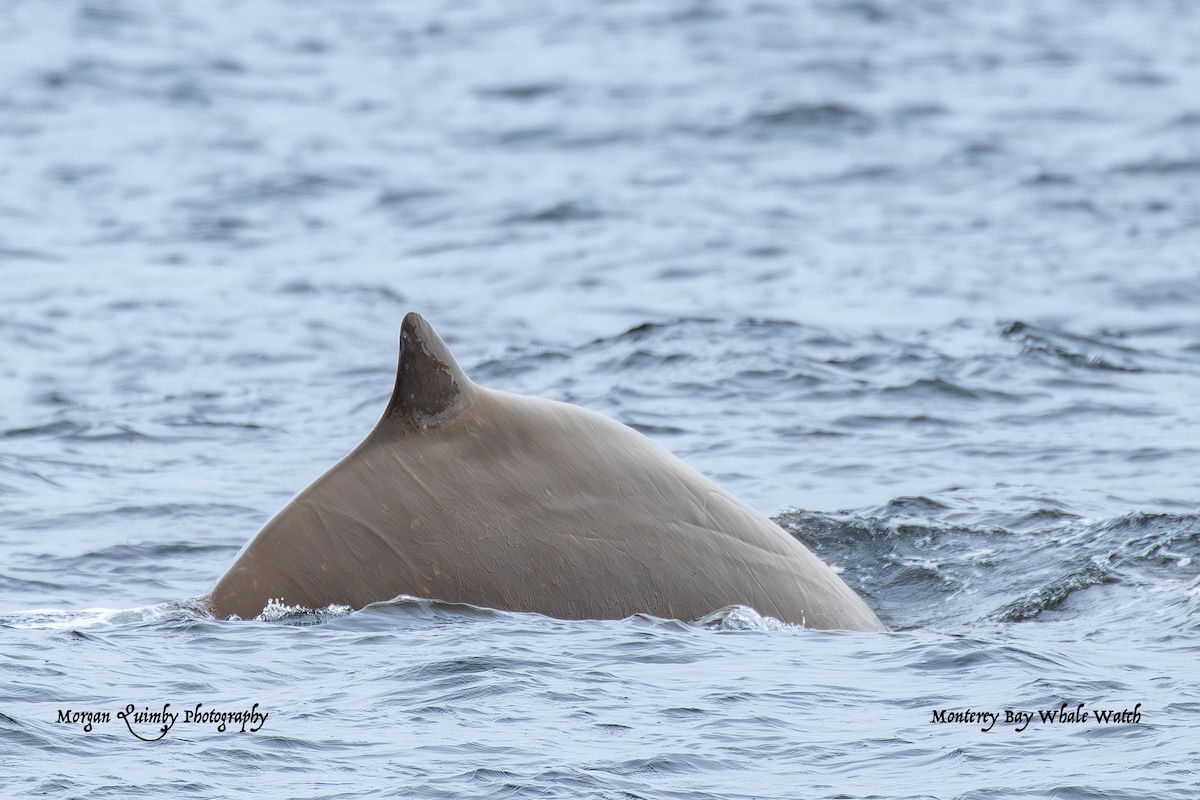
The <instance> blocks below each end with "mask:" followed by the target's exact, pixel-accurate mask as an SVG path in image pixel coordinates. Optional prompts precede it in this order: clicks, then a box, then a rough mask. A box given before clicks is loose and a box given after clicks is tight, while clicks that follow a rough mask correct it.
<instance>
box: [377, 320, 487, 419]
mask: <svg viewBox="0 0 1200 800" xmlns="http://www.w3.org/2000/svg"><path fill="white" fill-rule="evenodd" d="M474 388H475V385H474V384H473V383H471V380H470V379H469V378H468V377H467V376H466V375H465V374H464V373H463V371H462V369H460V368H459V366H458V364H457V362H455V360H454V356H453V355H451V354H450V348H448V347H446V343H445V342H443V341H442V339H441V337H440V336H438V335H437V333H435V332H434V330H433V328H432V327H431V326H430V325H429V323H428V322H426V321H425V319H424V317H422V316H421V315H420V314H418V313H416V312H415V311H410V312H409V313H407V314H405V315H404V322H402V323H401V324H400V362H399V365H398V366H397V368H396V388H395V389H393V390H392V398H391V400H389V401H388V406H387V411H385V412H384V415H383V419H384V421H385V422H389V423H391V422H399V423H400V424H402V425H404V426H406V427H410V428H416V429H424V428H428V427H431V426H434V425H438V424H440V423H443V422H447V421H449V420H451V419H453V418H454V417H456V416H458V413H459V412H460V411H461V410H462V409H463V408H464V407H465V406H466V404H467V403H468V402H469V400H470V396H471V394H472V392H473V391H474Z"/></svg>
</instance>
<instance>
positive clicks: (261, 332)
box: [0, 0, 1200, 800]
mask: <svg viewBox="0 0 1200 800" xmlns="http://www.w3.org/2000/svg"><path fill="white" fill-rule="evenodd" d="M1198 42H1200V5H1197V4H1195V3H1192V2H1185V1H1184V0H1174V1H1172V0H1103V1H1101V0H1061V2H1056V3H1048V2H1037V1H1036V0H989V1H988V2H983V0H961V1H957V0H956V2H945V1H944V0H890V1H885V0H861V1H857V2H851V1H850V0H844V1H842V0H805V2H767V1H765V0H763V1H760V2H736V1H734V2H723V3H717V2H700V1H696V2H680V1H676V0H662V2H653V3H634V2H628V1H626V2H615V1H614V2H594V3H587V2H558V3H534V2H510V3H504V4H486V3H481V2H473V1H472V0H461V1H459V2H452V1H450V0H447V1H446V2H421V1H417V0H414V1H413V2H406V3H385V2H382V1H373V0H358V1H357V2H354V3H336V2H332V0H325V1H323V2H319V1H318V0H307V1H301V0H294V1H292V2H285V1H284V0H260V2H256V3H236V2H230V1H217V0H213V1H212V2H206V3H201V4H197V3H190V4H189V3H179V2H153V3H152V2H133V1H132V0H128V1H127V2H118V1H117V0H105V1H101V0H92V1H91V2H74V1H69V0H55V1H54V2H43V1H41V0H38V1H37V2H35V1H33V0H26V1H25V2H21V1H20V0H0V66H2V69H0V790H2V792H0V793H2V794H3V795H4V796H5V797H26V796H29V797H55V798H76V797H78V798H103V797H114V798H133V797H164V796H165V797H189V798H228V797H263V798H279V797H306V798H339V799H342V798H346V799H348V798H382V797H413V798H443V797H445V798H451V797H453V798H459V797H472V798H475V797H479V798H525V797H529V798H644V799H646V800H650V799H652V798H653V799H658V798H688V799H689V800H691V799H692V798H712V799H714V800H717V799H719V800H732V799H733V798H738V799H741V798H937V799H938V800H948V799H949V798H973V799H981V798H1005V800H1007V799H1008V798H1060V799H1062V800H1067V799H1069V800H1117V799H1119V798H1146V797H1153V798H1163V799H1169V800H1174V799H1176V798H1178V799H1180V800H1182V799H1184V798H1187V799H1188V800H1191V798H1195V797H1197V796H1200V788H1198V784H1200V780H1198V776H1197V767H1198V765H1200V689H1198V688H1197V682H1196V675H1197V674H1198V673H1197V663H1198V661H1200V632H1198V624H1197V623H1198V620H1200V607H1198V606H1200V583H1198V581H1197V575H1198V573H1200V508H1198V503H1200V410H1198V405H1200V404H1198V403H1197V398H1200V315H1198V314H1197V308H1198V304H1200V257H1198V256H1197V253H1200V47H1198V45H1197V43H1198ZM408 310H417V311H420V312H421V313H422V314H424V315H425V316H426V317H427V318H428V319H429V320H430V321H431V322H432V323H433V324H434V326H435V327H436V328H437V329H438V330H439V332H440V333H441V334H442V335H443V337H444V338H446V339H447V341H448V342H449V344H450V345H451V347H452V348H453V349H454V351H455V353H456V355H457V356H458V358H459V361H460V363H461V364H462V365H463V367H464V368H465V369H466V370H467V372H468V373H469V374H471V375H472V376H473V377H474V378H475V379H476V380H478V381H479V382H481V383H483V384H485V385H488V386H491V387H494V388H500V389H506V390H510V391H516V392H521V393H526V394H533V395H539V396H544V397H549V398H553V399H559V400H566V401H569V402H573V403H576V404H579V405H582V406H586V407H588V408H592V409H595V410H597V411H600V412H602V413H605V414H607V415H609V416H612V417H614V418H616V419H619V420H621V421H623V422H625V423H627V424H629V425H632V426H634V427H635V428H637V429H639V430H641V431H642V432H644V433H645V434H646V435H648V436H650V437H651V438H652V439H653V440H655V441H656V442H657V443H658V444H659V445H661V446H662V447H664V448H666V449H668V450H671V451H672V452H675V453H677V454H679V455H680V456H681V457H683V458H684V459H685V460H686V461H688V462H689V463H690V464H692V465H693V466H695V467H696V468H697V469H699V470H700V471H702V472H704V473H705V474H707V475H709V476H710V477H711V478H713V480H715V481H716V482H718V483H719V484H721V485H722V486H724V487H725V488H727V489H729V490H730V491H731V492H733V493H734V494H735V495H737V496H738V497H740V498H742V499H743V500H744V501H746V502H747V503H748V504H750V505H752V506H753V507H755V508H757V509H759V510H760V511H763V512H764V513H768V514H770V515H772V516H773V517H774V518H775V519H776V520H777V521H778V522H779V523H780V524H781V525H782V526H783V527H785V528H786V529H787V530H789V531H790V532H792V533H793V534H794V535H796V536H798V537H800V538H801V539H802V540H804V541H805V542H806V543H808V544H809V545H810V546H811V547H812V548H814V549H815V550H816V551H817V552H818V553H819V554H820V555H821V556H822V557H823V558H825V559H826V560H827V561H828V562H830V563H832V564H834V565H836V566H837V567H838V568H840V569H841V570H843V575H844V577H845V578H846V580H847V581H848V582H849V583H850V584H851V585H852V586H854V587H855V588H856V589H857V590H858V591H860V592H861V593H862V594H863V595H864V597H866V598H867V599H868V601H869V602H870V604H871V605H872V606H873V607H874V608H876V609H877V610H878V612H879V614H880V615H881V617H882V618H883V619H885V621H886V622H887V623H888V624H889V626H890V627H891V628H892V629H893V632H891V633H887V634H861V633H846V632H828V631H810V630H802V629H795V628H789V627H787V626H783V625H781V624H779V623H776V622H774V621H773V620H770V619H769V618H764V617H760V616H758V615H757V614H755V613H754V612H753V611H752V610H749V609H731V610H726V611H725V612H722V613H719V614H716V615H713V616H712V617H710V618H707V619H704V620H698V621H694V620H692V621H675V620H663V619H655V618H649V617H645V618H643V617H635V618H631V619H627V620H609V621H586V622H564V621H559V620H554V619H549V618H545V617H541V616H537V615H530V614H513V613H505V612H499V611H492V610H487V609H476V608H470V607H456V606H449V605H446V604H441V603H437V602H430V601H426V600H420V599H413V598H401V599H397V600H395V601H393V602H387V603H380V604H377V605H374V606H371V607H368V608H367V609H364V610H362V611H358V612H354V613H348V612H347V611H346V610H344V609H337V608H332V609H324V610H316V611H313V610H303V609H287V608H274V609H271V610H270V611H269V612H268V613H267V614H265V615H264V617H263V618H262V619H260V620H257V621H249V622H224V621H215V620H212V619H208V618H205V617H204V616H201V615H199V614H197V613H195V612H194V611H191V610H189V609H188V607H187V603H188V601H189V600H190V599H191V598H194V597H196V596H198V595H201V594H203V593H204V592H206V591H207V590H208V589H209V588H210V587H211V586H212V584H213V582H214V581H215V580H216V578H217V577H218V576H219V575H220V574H221V573H222V572H223V571H224V569H225V568H226V567H227V566H228V564H229V563H230V562H231V561H232V559H233V557H234V555H235V554H236V552H237V551H238V549H239V548H240V547H241V546H242V545H243V544H244V543H245V542H246V541H247V540H248V539H249V538H250V537H251V536H252V535H253V534H254V533H255V531H256V530H257V529H258V527H259V526H260V525H261V524H262V523H263V522H265V521H266V519H267V518H269V517H270V516H271V515H272V514H273V513H274V512H275V511H277V510H278V509H279V508H281V507H282V506H283V505H284V504H285V503H286V502H287V501H288V500H289V499H290V498H291V497H292V496H293V495H294V494H295V493H296V492H297V491H299V490H300V489H301V488H303V487H304V486H305V485H306V484H307V483H308V482H309V481H311V480H312V479H313V478H315V477H316V476H317V475H319V474H320V473H321V472H323V471H324V470H325V469H326V468H328V467H329V466H330V465H331V464H332V463H334V462H335V461H336V460H337V459H338V458H340V457H341V456H342V455H343V454H345V453H346V452H348V451H349V449H350V448H351V447H353V446H354V445H355V444H356V443H357V442H358V441H359V440H360V439H361V438H362V437H363V436H364V435H365V434H366V433H367V431H368V430H369V429H370V428H371V426H372V424H373V423H374V421H375V419H376V418H377V416H378V415H379V413H380V412H381V410H382V407H383V403H384V402H385V400H386V398H387V397H388V395H389V393H390V390H391V382H392V378H393V372H394V362H395V351H396V340H397V334H398V329H399V324H400V319H401V318H402V316H403V314H404V313H405V312H406V311H408ZM166 704H170V707H169V709H168V711H170V712H171V713H175V712H184V711H191V712H192V715H193V716H195V712H196V710H197V708H196V707H197V705H198V704H199V706H200V709H199V710H200V711H201V712H208V711H217V712H221V713H241V712H252V714H253V716H249V715H248V719H247V720H246V721H245V723H244V724H243V721H242V720H241V718H237V719H228V718H221V719H225V729H224V730H220V725H221V719H211V718H207V717H206V718H204V719H203V720H201V721H194V720H193V721H187V720H185V719H184V718H183V717H182V716H181V717H180V718H179V720H178V721H177V722H175V723H174V724H172V725H170V726H169V727H168V730H167V731H166V732H165V733H163V732H162V731H161V727H163V726H160V725H158V724H157V723H156V722H154V721H140V720H138V719H136V718H135V717H133V716H131V717H128V718H125V719H122V718H121V717H119V716H118V714H119V713H120V714H123V713H124V712H125V710H126V709H127V708H129V707H130V706H132V707H133V709H132V710H133V711H134V712H135V714H136V713H138V712H150V711H158V712H161V711H162V709H163V706H164V705H166ZM1064 704H1065V710H1066V711H1076V712H1086V713H1087V714H1088V715H1089V716H1088V719H1087V720H1084V721H1074V720H1073V719H1072V720H1070V721H1063V718H1062V717H1061V716H1056V717H1055V719H1054V720H1053V721H1051V720H1050V719H1049V717H1047V718H1046V719H1045V720H1043V719H1042V717H1041V716H1040V715H1039V714H1038V712H1039V711H1040V712H1046V713H1047V715H1048V714H1049V713H1050V712H1058V713H1059V714H1061V713H1062V712H1063V710H1064ZM1079 704H1083V708H1082V709H1080V707H1079ZM968 710H970V711H972V712H996V713H998V714H1000V719H999V720H998V721H997V722H996V723H995V724H992V725H989V724H988V721H987V720H986V719H985V720H982V721H979V720H977V721H958V717H957V716H955V714H957V713H959V712H966V711H968ZM1096 710H1102V711H1117V712H1122V711H1125V710H1128V711H1129V712H1130V713H1128V714H1123V715H1122V716H1121V718H1120V719H1119V720H1118V721H1110V722H1099V721H1097V720H1096V717H1095V712H1096ZM939 711H941V712H948V716H944V717H942V719H944V720H946V721H936V720H937V719H938V716H937V715H938V712H939ZM1005 711H1009V712H1013V713H1015V712H1032V713H1033V715H1034V719H1033V721H1032V722H1030V723H1029V724H1028V725H1023V724H1022V722H1021V721H1020V720H1017V719H1014V720H1012V721H1006V720H1005V718H1004V713H1005ZM105 713H107V714H108V715H109V718H108V719H107V720H105V719H102V718H100V716H97V717H95V718H94V722H93V724H92V725H91V726H90V730H89V729H87V728H88V724H87V717H86V715H88V714H94V715H103V714H105ZM262 715H265V717H264V716H262ZM1080 715H1082V713H1080ZM63 717H66V719H65V720H63V719H62V718H63ZM60 720H61V721H60ZM127 723H128V724H127ZM243 727H244V728H245V730H243ZM983 728H988V729H987V730H983ZM160 734H161V735H160ZM143 739H154V740H155V741H143Z"/></svg>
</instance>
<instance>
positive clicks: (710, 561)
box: [200, 312, 886, 631]
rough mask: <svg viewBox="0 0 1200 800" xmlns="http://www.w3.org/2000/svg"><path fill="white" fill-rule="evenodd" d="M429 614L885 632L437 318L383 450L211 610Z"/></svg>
mask: <svg viewBox="0 0 1200 800" xmlns="http://www.w3.org/2000/svg"><path fill="white" fill-rule="evenodd" d="M405 596H407V597H416V598H426V599H430V600H436V601H443V602H447V603H461V604H469V605H473V606H483V607H487V608H493V609H501V610H506V611H517V612H534V613H538V614H543V615H546V616H550V617H556V618H560V619H623V618H626V617H630V616H633V615H638V614H643V615H650V616H657V617H663V618H673V619H680V620H684V621H694V620H697V619H700V618H702V617H704V616H706V615H708V614H711V613H713V612H716V611H720V610H722V609H725V608H727V607H730V606H746V607H749V608H752V609H754V610H755V611H757V612H758V613H760V614H762V615H766V616H770V617H775V618H777V619H779V620H781V621H783V622H786V623H791V624H795V625H801V626H805V627H810V628H824V629H840V630H854V631H883V630H886V628H885V626H884V625H883V623H882V622H881V621H880V620H879V618H878V617H877V616H876V614H875V612H874V611H872V610H871V608H870V607H869V606H868V605H867V604H866V602H864V601H863V599H862V598H861V597H860V596H859V595H858V594H856V593H855V592H854V591H853V590H852V589H851V588H850V587H849V586H848V585H847V584H846V583H845V582H844V581H843V580H842V579H841V577H840V576H839V575H838V574H837V572H836V571H835V570H834V569H833V568H831V567H830V566H829V565H827V564H825V563H824V562H823V561H822V560H821V559H820V558H819V557H817V556H816V555H815V554H814V553H813V552H812V551H811V550H809V549H808V548H807V547H806V546H805V545H804V544H802V543H801V542H800V541H798V540H797V539H796V538H794V537H793V536H791V535H789V534H788V533H787V532H785V531H784V530H783V529H782V528H780V527H779V526H778V525H776V524H775V523H773V522H772V521H771V520H769V519H768V518H766V517H765V516H762V515H761V514H759V513H757V512H755V511H754V510H752V509H750V508H748V507H747V506H745V505H744V504H742V503H741V502H739V501H738V500H736V499H735V498H734V497H733V496H732V495H730V494H728V493H727V492H725V491H724V490H722V489H720V488H718V487H717V486H716V485H715V484H713V483H712V482H711V481H710V480H709V479H708V478H706V477H704V476H703V475H701V474H700V473H699V472H697V471H695V470H693V469H692V468H691V467H689V466H688V465H687V464H685V463H684V462H683V461H682V460H680V459H679V458H678V457H676V456H674V455H672V454H670V453H668V452H666V451H665V450H663V449H661V448H660V447H658V446H657V445H655V444H654V443H653V442H652V441H650V440H649V439H648V438H647V437H645V436H643V435H642V434H641V433H639V432H637V431H635V430H633V429H632V428H630V427H628V426H626V425H623V424H621V423H619V422H617V421H615V420H612V419H609V418H608V417H605V416H603V415H601V414H599V413H596V412H593V411H589V410H586V409H583V408H580V407H577V406H574V405H569V404H566V403H561V402H557V401H552V400H547V399H541V398H535V397H526V396H521V395H516V394H510V393H508V392H504V391H499V390H494V389H488V388H484V387H482V386H480V385H477V384H476V383H474V382H473V381H471V380H470V379H469V378H468V377H467V376H466V375H465V374H464V372H463V371H462V369H461V368H460V367H459V366H458V364H457V363H456V362H455V360H454V357H453V356H452V355H451V353H450V350H449V349H448V348H447V346H446V344H445V342H443V341H442V339H441V338H440V337H439V336H438V335H437V333H435V332H434V330H433V328H432V327H430V325H429V323H428V322H426V321H425V319H424V318H422V317H421V316H420V315H419V314H417V313H415V312H410V313H409V314H407V315H406V316H405V317H404V319H403V322H402V324H401V329H400V355H399V363H398V367H397V371H396V380H395V384H394V387H393V389H392V394H391V397H390V399H389V401H388V403H387V406H386V407H385V409H384V411H383V414H382V416H381V417H380V418H379V420H378V422H377V423H376V425H375V427H374V428H373V429H372V430H371V432H370V433H369V434H368V435H367V437H366V438H365V439H364V440H363V441H362V442H361V443H360V444H359V445H358V446H357V447H356V448H355V449H354V450H353V451H352V452H351V453H350V454H349V455H347V456H346V457H345V458H343V459H342V460H341V461H340V462H338V463H337V464H336V465H334V466H333V467H332V468H330V469H329V470H328V471H327V472H325V473H324V474H323V475H321V476H320V477H319V478H317V479H316V481H314V482H313V483H312V484H311V485H310V486H308V487H307V488H306V489H304V490H303V491H301V492H300V493H299V494H298V495H297V496H296V497H295V498H294V499H293V500H292V501H291V502H290V503H288V504H287V505H286V506H285V507H284V508H283V509H282V510H281V511H279V513H278V514H276V515H275V516H274V517H273V518H271V519H270V520H269V521H268V522H267V523H266V525H265V526H264V527H263V528H262V529H261V530H260V531H259V532H258V534H257V535H256V536H255V537H254V538H253V539H251V540H250V541H249V542H248V543H247V544H246V546H245V547H243V548H242V550H241V551H240V552H239V553H238V555H237V556H236V558H235V559H234V561H233V564H232V565H231V566H230V567H229V569H228V571H226V572H225V574H224V575H223V576H222V577H221V578H220V579H219V580H218V581H217V583H216V585H215V586H214V587H213V588H212V590H211V592H210V593H209V594H208V595H205V596H204V597H202V598H200V599H201V601H202V604H203V606H202V607H204V608H205V609H206V610H207V611H208V612H209V613H211V614H212V615H214V616H215V617H218V618H222V619H228V618H240V619H252V618H254V617H256V616H258V615H260V614H261V613H262V612H263V610H264V608H265V607H266V606H267V605H268V604H269V603H270V602H272V601H274V602H276V603H279V604H281V605H284V606H295V607H302V608H305V609H312V610H318V609H323V608H327V607H329V606H348V607H350V608H352V609H361V608H363V607H364V606H367V605H369V604H371V603H375V602H381V601H387V600H393V599H396V598H400V597H405Z"/></svg>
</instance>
